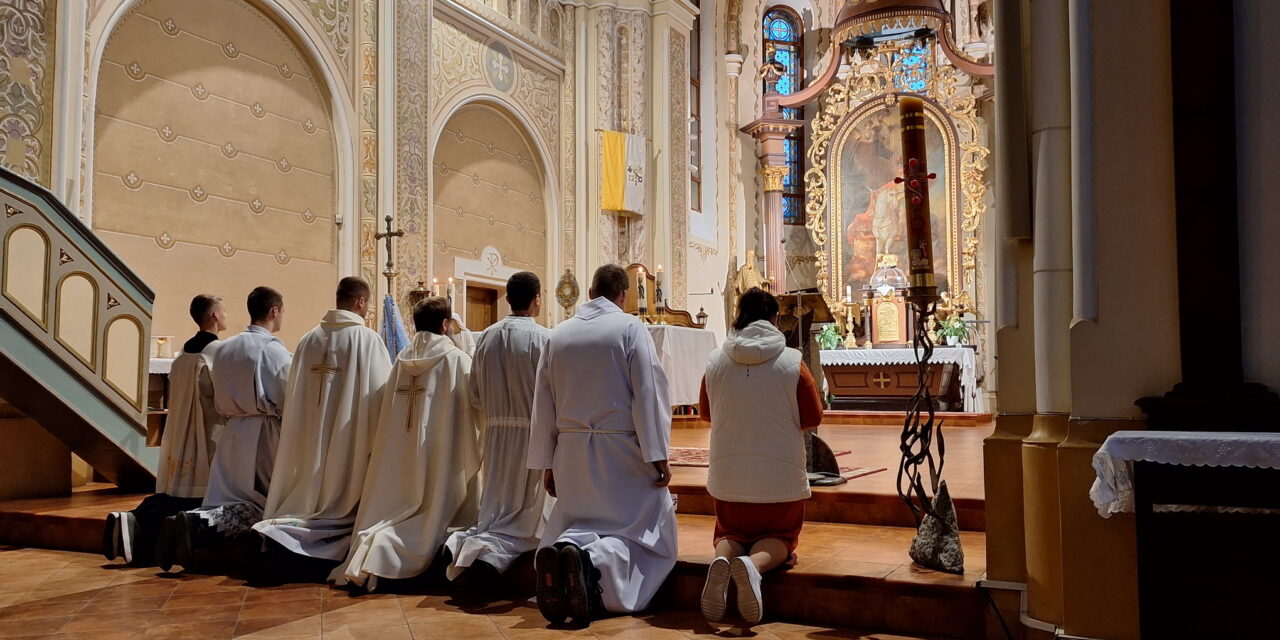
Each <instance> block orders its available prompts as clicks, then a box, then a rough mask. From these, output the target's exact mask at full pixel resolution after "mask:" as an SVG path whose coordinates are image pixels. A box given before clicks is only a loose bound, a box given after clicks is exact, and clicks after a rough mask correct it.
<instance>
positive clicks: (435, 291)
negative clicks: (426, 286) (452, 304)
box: [431, 278, 440, 296]
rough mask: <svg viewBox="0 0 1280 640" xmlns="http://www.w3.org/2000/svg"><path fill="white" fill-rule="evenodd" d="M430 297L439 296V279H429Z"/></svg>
mask: <svg viewBox="0 0 1280 640" xmlns="http://www.w3.org/2000/svg"><path fill="white" fill-rule="evenodd" d="M431 295H433V296H439V295H440V279H439V278H432V279H431Z"/></svg>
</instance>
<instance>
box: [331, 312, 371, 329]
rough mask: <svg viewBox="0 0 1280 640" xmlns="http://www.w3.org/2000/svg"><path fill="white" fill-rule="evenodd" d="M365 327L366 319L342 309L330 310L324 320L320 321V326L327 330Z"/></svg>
mask: <svg viewBox="0 0 1280 640" xmlns="http://www.w3.org/2000/svg"><path fill="white" fill-rule="evenodd" d="M363 325H364V318H361V317H360V316H358V315H356V314H354V313H352V312H350V311H344V310H342V309H330V310H329V311H328V312H327V313H325V314H324V318H321V319H320V326H322V327H325V328H326V329H341V328H342V327H350V326H363Z"/></svg>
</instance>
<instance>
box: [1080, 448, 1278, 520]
mask: <svg viewBox="0 0 1280 640" xmlns="http://www.w3.org/2000/svg"><path fill="white" fill-rule="evenodd" d="M1134 462H1155V463H1159V464H1173V465H1181V466H1196V467H1243V468H1247V469H1280V433H1243V432H1216V431H1215V432H1204V431H1117V432H1115V433H1113V434H1111V436H1109V437H1108V438H1107V439H1106V441H1105V442H1103V443H1102V448H1100V449H1098V451H1097V453H1095V454H1093V470H1094V471H1095V472H1097V474H1098V477H1097V479H1096V480H1094V481H1093V487H1091V488H1090V489H1089V497H1090V498H1091V499H1092V500H1093V506H1095V507H1097V509H1098V513H1099V514H1101V515H1102V517H1104V518H1107V517H1110V516H1111V514H1113V513H1133V512H1134V491H1133V463H1134ZM1154 510H1156V511H1166V512H1167V511H1193V510H1201V509H1200V508H1199V507H1195V506H1183V505H1155V506H1154ZM1216 510H1219V511H1234V510H1237V509H1232V508H1222V509H1216Z"/></svg>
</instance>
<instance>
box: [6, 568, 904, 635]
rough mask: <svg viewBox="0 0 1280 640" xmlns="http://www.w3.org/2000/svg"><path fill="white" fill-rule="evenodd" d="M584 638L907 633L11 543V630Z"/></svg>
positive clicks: (14, 632) (8, 602)
mask: <svg viewBox="0 0 1280 640" xmlns="http://www.w3.org/2000/svg"><path fill="white" fill-rule="evenodd" d="M561 636H573V637H582V638H600V639H609V640H614V639H616V640H629V639H646V640H647V639H653V640H665V639H672V640H678V639H684V638H714V637H733V636H745V637H754V638H760V639H762V640H800V639H802V638H812V639H815V640H817V639H827V638H884V639H889V638H899V637H900V636H890V635H882V634H869V635H868V634H863V633H860V632H858V631H855V630H850V629H832V628H828V627H811V626H804V625H795V624H786V623H768V624H764V625H760V626H757V627H755V628H754V629H752V630H750V631H746V630H743V629H738V628H731V627H728V626H721V627H719V628H713V627H712V626H711V625H708V624H707V623H706V622H705V621H703V620H702V619H701V616H699V615H698V613H697V612H696V611H693V610H683V609H681V610H666V611H659V612H655V613H646V614H642V615H639V616H629V617H619V618H612V619H608V620H602V621H597V622H595V623H594V624H592V625H591V627H590V628H589V629H586V630H575V631H570V630H560V629H550V628H548V627H547V624H546V623H545V622H544V621H543V620H542V618H541V616H540V615H539V614H538V610H537V609H536V608H535V607H533V606H531V605H529V604H527V603H511V602H505V603H498V604H494V605H489V606H487V607H484V608H479V609H464V608H460V607H458V606H455V604H454V603H453V601H452V600H451V599H449V598H448V597H446V596H440V595H391V594H375V595H367V596H363V597H352V596H350V595H349V594H348V593H347V592H344V591H340V590H336V589H331V588H327V587H322V586H317V585H310V584H305V585H304V584H297V585H285V586H282V587H276V588H269V589H259V588H249V587H246V586H245V585H244V583H243V582H241V581H239V580H234V579H230V578H224V577H210V576H182V577H176V578H175V577H161V576H158V575H157V573H156V570H155V569H134V568H125V567H122V566H119V565H109V564H106V563H104V561H103V560H102V558H100V557H97V556H93V555H89V554H83V553H72V552H66V551H46V550H40V549H13V548H4V549H0V638H18V637H30V638H66V639H81V638H83V639H85V640H117V639H125V638H182V639H197V638H233V637H237V638H238V637H246V638H298V639H302V638H334V639H342V638H346V639H352V638H372V639H376V640H402V639H410V638H417V639H421V638H433V639H435V638H438V639H453V638H457V639H475V640H514V639H517V638H531V639H534V638H539V639H540V638H556V637H561Z"/></svg>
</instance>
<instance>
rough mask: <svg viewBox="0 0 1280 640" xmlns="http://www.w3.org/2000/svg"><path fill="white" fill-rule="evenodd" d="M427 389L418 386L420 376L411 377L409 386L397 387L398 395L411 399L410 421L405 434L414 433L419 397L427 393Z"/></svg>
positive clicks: (405, 426)
mask: <svg viewBox="0 0 1280 640" xmlns="http://www.w3.org/2000/svg"><path fill="white" fill-rule="evenodd" d="M426 392H427V389H426V387H424V386H422V385H420V384H418V376H410V377H409V384H402V385H400V386H398V387H396V395H398V396H408V397H409V419H408V421H407V422H406V423H405V425H404V432H405V433H409V432H410V431H413V416H414V413H415V411H414V410H415V409H416V408H417V406H418V396H421V395H422V394H424V393H426Z"/></svg>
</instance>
